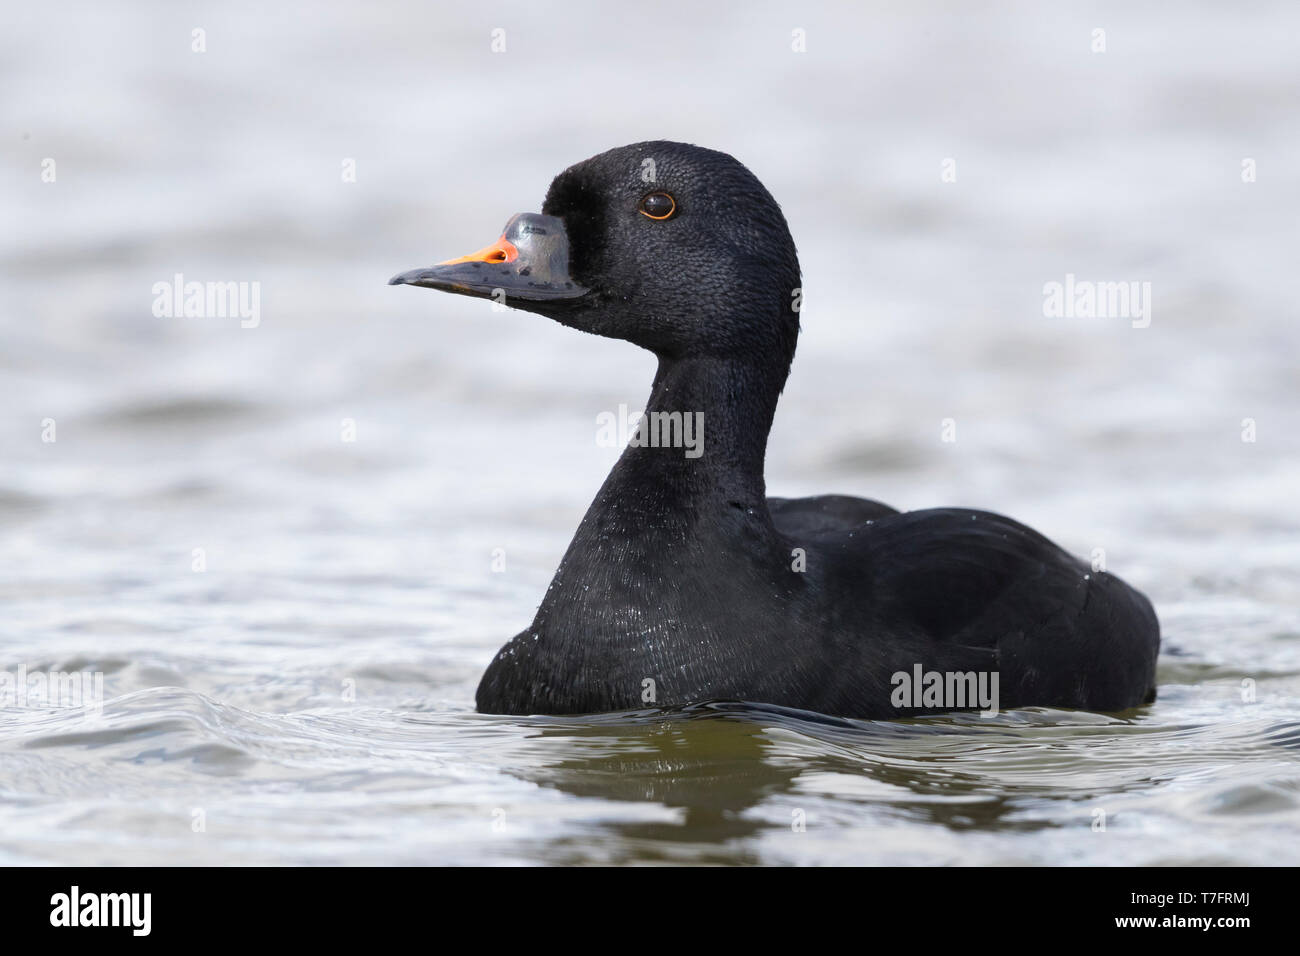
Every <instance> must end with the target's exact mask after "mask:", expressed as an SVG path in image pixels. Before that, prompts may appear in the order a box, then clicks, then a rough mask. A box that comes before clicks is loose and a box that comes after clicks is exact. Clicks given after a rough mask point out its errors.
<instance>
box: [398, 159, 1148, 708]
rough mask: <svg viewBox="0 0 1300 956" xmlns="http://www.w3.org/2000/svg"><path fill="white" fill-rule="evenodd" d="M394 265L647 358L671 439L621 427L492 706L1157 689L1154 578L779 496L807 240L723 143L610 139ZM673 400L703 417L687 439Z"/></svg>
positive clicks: (493, 668) (1003, 523)
mask: <svg viewBox="0 0 1300 956" xmlns="http://www.w3.org/2000/svg"><path fill="white" fill-rule="evenodd" d="M390 284H393V285H397V284H405V285H413V286H421V287H424V288H429V289H439V290H442V291H444V292H452V293H456V294H459V295H468V296H476V297H480V298H492V299H495V300H497V301H499V302H504V303H505V304H506V305H509V306H512V307H514V308H516V309H522V310H525V311H528V312H535V313H538V314H540V315H544V316H547V317H548V318H551V319H554V320H555V321H557V322H559V323H560V324H562V325H566V326H569V327H571V328H575V329H581V330H582V331H585V332H592V333H595V334H597V335H604V336H610V337H613V338H619V339H626V340H627V341H629V342H632V343H634V344H636V345H639V346H641V347H642V348H645V349H649V350H650V351H651V352H653V353H654V354H655V356H656V357H657V358H658V363H659V364H658V370H657V372H656V374H655V377H654V382H653V384H652V385H651V389H650V398H649V400H648V402H647V403H646V414H645V417H644V418H643V419H642V422H643V423H646V422H650V423H657V427H658V428H659V434H660V435H661V437H662V436H664V435H666V437H667V439H668V440H666V441H647V440H644V438H645V435H644V434H643V433H642V434H641V437H642V439H643V440H640V441H637V440H635V439H634V440H633V441H632V442H630V443H629V445H628V447H627V448H626V450H625V451H624V453H623V454H622V456H621V457H620V458H619V460H618V462H617V464H616V465H615V466H614V469H613V471H612V472H611V473H610V475H609V477H608V478H607V479H606V481H605V483H604V485H603V486H602V487H601V489H600V491H599V493H598V494H597V495H596V499H595V501H594V502H592V504H591V507H590V508H589V509H588V511H587V514H586V516H585V517H584V518H583V519H582V523H581V525H579V527H578V530H577V533H576V534H575V535H574V537H573V541H572V543H571V544H570V545H569V548H568V551H567V552H566V553H565V555H564V559H563V560H562V561H561V562H560V566H559V569H558V570H557V571H556V573H555V578H554V580H552V582H551V585H550V587H549V589H548V590H547V592H546V595H545V597H544V598H543V600H542V603H541V606H540V607H539V608H538V610H537V616H536V618H535V619H534V620H533V623H532V625H531V626H530V627H528V628H527V629H526V630H524V631H523V632H522V633H520V634H519V635H517V636H516V637H515V638H514V639H512V640H511V641H510V642H509V643H507V644H506V645H505V646H504V647H502V648H501V650H500V651H499V652H498V653H497V655H496V657H495V659H494V660H493V661H492V663H491V664H490V666H489V667H488V669H487V671H486V673H485V674H484V675H483V679H482V681H481V683H480V684H479V687H478V693H477V705H478V709H479V710H480V711H482V712H485V713H497V714H577V713H595V712H603V711H616V710H630V709H644V708H645V707H647V706H656V707H672V706H680V705H687V704H692V703H699V702H702V701H712V700H742V701H751V702H761V703H767V704H776V705H780V706H785V707H791V708H798V709H801V710H808V711H816V712H819V713H823V714H829V715H834V716H840V717H855V718H868V719H889V718H898V717H907V716H914V715H916V714H921V713H931V712H937V711H949V710H956V709H962V708H967V709H972V708H974V707H975V706H977V705H976V704H975V702H974V701H973V700H955V699H952V698H951V692H953V691H954V689H955V692H956V693H957V694H960V693H962V688H963V686H964V687H967V688H969V687H971V686H973V685H971V684H969V683H966V684H963V680H967V681H968V680H969V677H967V676H966V675H979V676H980V677H981V678H983V677H988V676H989V675H993V676H994V681H993V683H992V685H991V686H993V687H994V688H996V692H997V697H998V701H997V704H998V705H1000V707H1001V708H1002V709H1006V708H1009V707H1024V706H1045V707H1064V708H1080V709H1086V710H1096V711H1119V710H1124V709H1127V708H1131V707H1135V706H1138V705H1140V704H1143V703H1146V702H1150V701H1151V700H1153V699H1154V696H1155V666H1156V655H1157V652H1158V650H1159V645H1160V629H1159V624H1158V622H1157V620H1156V616H1155V612H1154V611H1153V610H1152V607H1151V604H1150V602H1148V601H1147V599H1146V598H1145V597H1144V596H1143V595H1142V594H1141V593H1139V592H1138V591H1136V590H1134V589H1133V588H1131V587H1129V586H1128V585H1127V584H1125V583H1124V582H1123V581H1121V580H1120V579H1119V578H1117V577H1114V576H1113V575H1111V574H1108V573H1106V572H1105V571H1094V570H1092V568H1090V567H1089V566H1088V565H1087V564H1085V563H1084V562H1082V561H1080V560H1078V559H1076V558H1074V557H1072V556H1071V555H1069V554H1067V553H1066V552H1065V551H1063V550H1062V549H1061V548H1059V547H1058V546H1056V545H1055V544H1053V543H1052V542H1051V541H1049V540H1048V539H1047V538H1045V537H1043V536H1042V535H1040V534H1038V533H1037V532H1035V531H1032V530H1030V529H1029V528H1027V527H1025V526H1024V525H1022V524H1019V523H1018V522H1016V521H1013V520H1011V519H1010V518H1006V517H1003V516H1001V515H997V514H991V513H989V512H985V511H974V510H970V509H967V508H936V509H927V510H922V511H910V512H905V513H900V512H898V511H896V510H895V509H893V508H890V507H888V506H887V505H884V504H881V503H880V502H877V501H871V500H867V499H861V498H854V497H848V496H843V495H823V496H819V497H813V498H769V497H767V495H766V490H765V486H764V480H763V460H764V456H765V452H766V447H767V436H768V431H769V429H770V428H771V425H772V418H773V414H774V413H775V410H776V404H777V397H778V396H779V395H780V393H781V390H782V388H783V386H784V384H785V381H786V376H787V374H788V373H789V369H790V363H791V361H792V359H793V358H794V352H795V342H796V339H797V337H798V333H799V300H800V295H801V293H800V288H799V287H800V272H799V260H798V258H797V256H796V254H795V246H794V242H793V240H792V239H791V236H790V231H789V228H788V227H787V225H786V221H785V217H784V216H783V215H782V212H781V209H780V207H779V206H778V205H777V203H776V201H775V200H774V199H773V198H772V196H771V195H770V194H769V193H768V191H767V190H766V189H765V188H764V187H763V185H762V184H761V183H760V182H759V181H758V179H757V178H756V177H755V176H754V175H753V174H752V173H751V172H750V171H749V170H748V169H747V168H746V167H745V166H743V165H742V164H741V163H740V162H738V161H737V160H735V159H734V158H732V157H731V156H729V155H727V154H725V153H721V152H716V151H714V150H710V149H704V148H701V147H698V146H692V145H687V144H683V143H673V142H663V141H657V142H645V143H636V144H634V145H631V146H624V147H622V148H619V149H612V150H610V151H608V152H605V153H601V154H600V155H598V156H594V157H592V158H591V159H588V160H585V161H584V162H581V163H578V164H577V165H575V166H572V167H570V168H569V169H567V170H565V171H564V172H562V173H561V174H560V175H559V176H557V177H556V178H555V180H554V181H553V182H552V183H551V187H550V190H549V191H548V193H547V195H546V200H545V202H544V203H543V205H542V212H541V214H536V213H524V214H520V215H516V216H514V217H513V218H512V219H510V221H509V222H508V223H507V224H506V228H505V231H504V233H503V234H502V236H501V238H500V239H498V240H497V241H496V242H495V243H493V244H491V245H489V246H487V247H486V248H484V249H481V250H479V251H478V252H475V253H471V254H470V255H468V256H463V257H461V258H459V259H452V260H449V261H447V262H444V263H441V264H439V265H435V266H432V267H429V268H424V269H414V270H412V271H410V272H404V273H402V274H400V275H397V276H394V277H393V278H392V279H391V280H390ZM656 416H657V417H656ZM679 422H682V423H686V422H699V423H700V425H701V426H702V431H701V434H700V435H699V436H697V437H698V438H701V439H702V440H701V441H699V442H698V443H697V445H698V447H696V448H694V452H695V453H694V454H689V453H688V452H691V451H692V449H691V448H689V447H687V448H684V447H682V445H683V444H684V443H683V442H682V441H681V440H680V438H681V436H682V435H683V434H684V428H683V427H682V425H679V424H678V423H679ZM903 675H906V681H907V682H910V681H911V680H912V678H913V677H915V678H923V679H924V680H925V683H926V688H927V691H928V690H931V689H933V688H934V681H933V680H932V679H931V675H939V676H940V680H939V688H940V693H937V694H935V695H933V696H931V695H929V694H928V693H927V694H926V695H924V696H922V695H920V694H918V693H917V688H915V687H911V688H907V689H905V688H903V686H902V685H903V682H904V681H903ZM951 675H958V677H957V679H956V680H954V679H953V677H952V676H951ZM945 676H946V678H947V679H946V682H945ZM945 688H946V689H947V691H948V692H949V693H950V696H949V697H944V696H943V691H944V690H945ZM985 709H987V708H985Z"/></svg>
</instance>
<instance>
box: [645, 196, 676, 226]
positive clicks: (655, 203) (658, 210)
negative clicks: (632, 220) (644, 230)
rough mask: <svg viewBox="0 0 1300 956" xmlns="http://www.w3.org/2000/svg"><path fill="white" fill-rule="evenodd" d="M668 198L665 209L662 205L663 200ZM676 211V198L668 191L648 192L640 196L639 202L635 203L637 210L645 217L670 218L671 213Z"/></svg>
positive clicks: (660, 219) (659, 219) (661, 219)
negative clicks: (646, 194)
mask: <svg viewBox="0 0 1300 956" xmlns="http://www.w3.org/2000/svg"><path fill="white" fill-rule="evenodd" d="M665 199H666V200H668V205H667V209H666V210H665V207H664V202H663V201H664V200H665ZM676 211H677V200H676V199H674V198H673V197H672V196H670V195H668V193H650V194H649V195H648V196H643V197H641V202H640V203H639V204H638V205H637V212H639V213H641V215H643V216H645V217H646V218H647V219H655V220H658V221H661V222H662V221H663V220H664V219H671V218H672V215H673V213H675V212H676Z"/></svg>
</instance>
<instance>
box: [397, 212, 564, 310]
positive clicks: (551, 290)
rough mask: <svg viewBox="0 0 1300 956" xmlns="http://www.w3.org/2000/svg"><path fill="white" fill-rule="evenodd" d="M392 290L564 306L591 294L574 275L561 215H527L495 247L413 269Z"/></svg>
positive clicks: (508, 225) (514, 220) (515, 218)
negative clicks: (401, 287) (411, 288)
mask: <svg viewBox="0 0 1300 956" xmlns="http://www.w3.org/2000/svg"><path fill="white" fill-rule="evenodd" d="M388 284H389V285H416V286H420V287H422V288H425V289H438V290H440V291H442V292H454V293H456V294H457V295H470V296H474V297H476V298H480V299H493V300H496V301H498V302H502V303H504V304H507V305H509V304H510V300H511V299H516V300H519V301H520V302H521V303H523V302H556V303H559V302H563V301H564V300H569V299H578V298H581V297H582V296H584V295H586V294H587V292H588V290H587V289H586V288H585V287H584V286H582V285H580V284H579V283H577V282H575V281H574V280H573V277H572V276H571V275H569V236H568V234H567V233H566V232H565V231H564V223H563V222H562V221H561V220H560V219H558V218H556V217H555V216H543V215H541V214H540V213H531V212H523V213H519V214H518V215H516V216H512V217H511V219H510V221H509V222H508V223H506V228H505V229H504V231H503V232H502V233H501V238H500V239H498V240H497V241H496V242H494V243H492V245H490V246H487V247H485V248H483V249H480V250H479V251H478V252H471V253H470V254H469V255H467V256H461V257H460V258H459V259H448V260H447V261H446V262H440V263H438V264H437V265H436V266H429V267H428V268H425V269H412V270H411V271H410V272H403V273H401V274H400V275H395V276H393V277H392V278H391V279H389V280H388Z"/></svg>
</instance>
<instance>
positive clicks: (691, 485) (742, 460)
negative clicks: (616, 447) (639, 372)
mask: <svg viewBox="0 0 1300 956" xmlns="http://www.w3.org/2000/svg"><path fill="white" fill-rule="evenodd" d="M785 376H786V372H785V370H784V369H779V368H777V369H773V368H771V367H770V366H766V365H763V364H760V363H758V362H755V361H753V360H746V359H737V358H730V357H728V358H721V357H714V356H694V357H687V358H668V357H661V358H660V360H659V369H658V371H657V373H656V374H655V379H654V384H653V386H652V387H651V390H650V398H649V401H647V403H646V410H645V414H644V415H643V416H642V418H641V421H640V422H639V423H638V426H637V429H636V431H635V432H634V433H633V436H632V440H631V441H630V442H629V444H628V447H627V449H626V450H625V451H624V453H623V455H622V457H621V458H620V459H619V461H618V464H617V465H616V466H615V467H614V471H613V472H612V473H611V474H610V478H609V481H608V482H607V483H606V488H605V489H603V490H606V491H612V492H615V493H617V494H619V495H620V496H621V495H623V494H627V493H638V494H641V495H649V496H650V498H651V500H653V501H654V502H655V507H656V508H658V509H659V510H660V513H665V512H670V511H671V509H673V508H682V507H683V506H685V505H689V504H691V503H704V502H707V501H717V500H721V499H725V501H726V502H727V503H730V504H736V505H741V506H743V507H745V508H758V509H760V511H761V513H763V514H766V505H765V500H766V499H765V492H764V483H763V459H764V456H765V454H766V452H767V435H768V432H769V431H770V430H771V428H772V419H773V416H774V415H775V413H776V403H777V398H778V397H779V395H780V393H781V388H782V386H783V385H784V384H785ZM602 497H605V496H604V495H602ZM683 510H686V511H688V512H689V510H691V509H683Z"/></svg>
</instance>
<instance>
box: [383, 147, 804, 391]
mask: <svg viewBox="0 0 1300 956" xmlns="http://www.w3.org/2000/svg"><path fill="white" fill-rule="evenodd" d="M389 284H390V285H402V284H404V285H415V286H422V287H424V288H429V289H439V290H442V291H444V292H453V293H457V294H459V295H469V296H476V297H479V298H489V299H495V300H497V301H500V302H503V303H504V304H506V305H509V306H511V307H513V308H516V309H523V310H525V311H528V312H536V313H539V314H541V315H545V316H547V317H549V318H552V319H554V320H556V321H558V322H560V323H561V324H563V325H567V326H570V327H572V328H577V329H581V330H583V331H586V332H592V333H595V334H597V335H605V336H610V337H612V338H621V339H626V340H628V341H630V342H633V343H635V344H637V345H640V346H642V347H644V348H647V349H649V350H650V351H652V352H654V353H656V354H657V355H659V356H660V357H661V358H670V359H672V358H681V357H687V356H692V355H713V356H718V355H721V356H727V357H745V356H748V355H751V354H753V355H760V354H761V355H763V356H764V357H765V359H766V361H769V362H770V361H772V359H773V358H774V357H775V358H776V360H777V361H778V362H780V361H782V360H783V366H784V368H786V369H788V367H789V362H790V359H791V358H792V357H793V355H794V346H795V340H796V338H797V336H798V330H799V316H798V304H799V303H798V286H799V261H798V257H797V256H796V253H795V248H794V242H793V240H792V239H791V238H790V231H789V228H788V227H787V226H786V222H785V217H784V216H783V215H782V214H781V209H780V207H779V206H778V205H777V204H776V201H775V200H774V199H773V198H772V196H771V195H770V194H769V193H768V191H767V190H766V189H765V188H764V187H763V184H762V183H760V182H759V181H758V179H757V178H756V177H755V176H754V174H753V173H751V172H750V171H749V170H748V169H746V168H745V167H744V166H743V165H742V164H741V163H739V162H738V161H737V160H735V159H733V158H732V157H731V156H728V155H727V154H726V153H720V152H716V151H714V150H711V149H703V148H701V147H698V146H691V145H687V144H685V143H672V142H666V141H653V142H645V143H636V144H634V145H631V146H623V147H620V148H618V149H612V150H609V151H608V152H605V153H601V154H600V155H598V156H593V157H592V158H591V159H588V160H584V161H583V162H581V163H578V164H577V165H575V166H571V167H570V168H568V169H566V170H565V171H564V172H562V173H561V174H560V175H559V176H557V177H556V178H555V180H554V181H553V182H552V183H551V188H550V190H549V191H548V192H547V194H546V200H545V202H544V203H543V205H542V212H541V214H537V213H521V214H519V215H516V216H513V217H512V218H511V219H510V221H509V222H507V223H506V227H505V230H504V232H503V234H502V236H501V238H500V239H498V240H497V241H496V242H495V243H493V244H492V245H490V246H487V247H486V248H484V249H480V250H479V251H478V252H474V253H471V254H470V255H468V256H462V257H461V258H459V259H450V260H448V261H446V262H443V263H440V264H438V265H435V266H431V267H429V268H425V269H413V270H411V271H410V272H404V273H402V274H400V275H397V276H394V277H393V278H392V279H390V280H389Z"/></svg>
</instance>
